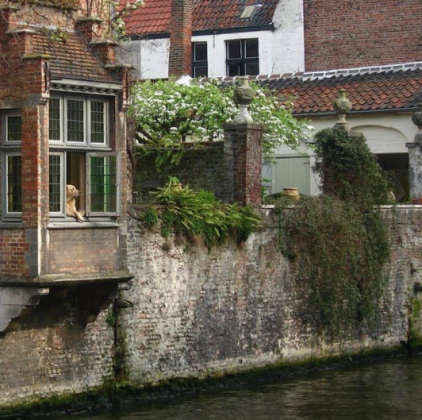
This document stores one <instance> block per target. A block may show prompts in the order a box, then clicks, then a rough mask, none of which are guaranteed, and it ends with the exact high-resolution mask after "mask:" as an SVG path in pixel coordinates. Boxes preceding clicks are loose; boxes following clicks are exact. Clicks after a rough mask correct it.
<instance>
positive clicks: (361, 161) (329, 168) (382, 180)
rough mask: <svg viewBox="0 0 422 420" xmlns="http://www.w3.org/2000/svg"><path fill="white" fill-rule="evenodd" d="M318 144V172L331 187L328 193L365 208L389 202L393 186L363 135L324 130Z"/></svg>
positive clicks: (317, 137)
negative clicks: (357, 203)
mask: <svg viewBox="0 0 422 420" xmlns="http://www.w3.org/2000/svg"><path fill="white" fill-rule="evenodd" d="M315 140H316V143H315V154H316V158H317V162H318V163H317V170H318V171H319V173H320V175H321V177H322V179H323V181H324V184H325V185H327V184H330V185H329V187H330V188H329V189H327V191H326V192H327V193H329V194H330V195H334V196H336V197H338V198H339V199H341V200H347V201H354V202H356V201H357V202H359V203H360V206H366V207H368V206H369V207H370V206H373V205H380V204H385V203H387V202H388V195H389V192H390V191H391V190H392V185H391V182H390V180H389V179H388V178H387V177H386V175H385V173H384V172H383V171H382V169H381V168H380V166H379V165H378V162H377V161H376V159H375V157H374V155H373V154H372V152H371V150H370V149H369V147H368V144H367V143H366V139H365V137H364V136H363V135H362V134H353V135H349V134H348V133H347V132H346V131H343V130H338V129H325V130H321V131H320V132H318V133H317V134H316V136H315ZM327 181H329V182H327Z"/></svg>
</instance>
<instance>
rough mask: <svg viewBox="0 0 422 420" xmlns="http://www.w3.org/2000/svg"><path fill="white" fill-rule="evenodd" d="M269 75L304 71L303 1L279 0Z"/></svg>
mask: <svg viewBox="0 0 422 420" xmlns="http://www.w3.org/2000/svg"><path fill="white" fill-rule="evenodd" d="M273 23H274V29H275V31H274V34H273V40H272V50H273V51H272V55H273V57H272V61H273V68H272V71H271V72H270V73H273V74H281V73H294V72H297V71H305V33H304V28H303V24H304V21H303V0H280V2H279V4H278V6H277V8H276V10H275V13H274V19H273Z"/></svg>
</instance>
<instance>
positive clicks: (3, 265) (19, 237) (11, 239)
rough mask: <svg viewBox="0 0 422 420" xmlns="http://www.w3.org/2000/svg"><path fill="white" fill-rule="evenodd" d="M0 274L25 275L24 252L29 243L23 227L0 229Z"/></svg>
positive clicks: (26, 269)
mask: <svg viewBox="0 0 422 420" xmlns="http://www.w3.org/2000/svg"><path fill="white" fill-rule="evenodd" d="M0 249H1V252H0V276H6V277H7V276H16V275H20V276H27V275H28V267H27V265H26V263H25V253H26V252H27V251H28V250H29V245H28V243H27V242H26V240H25V232H24V230H23V228H11V229H1V230H0Z"/></svg>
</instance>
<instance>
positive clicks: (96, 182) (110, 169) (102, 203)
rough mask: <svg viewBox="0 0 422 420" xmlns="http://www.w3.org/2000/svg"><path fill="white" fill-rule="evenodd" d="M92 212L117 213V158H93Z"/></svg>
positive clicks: (91, 162)
mask: <svg viewBox="0 0 422 420" xmlns="http://www.w3.org/2000/svg"><path fill="white" fill-rule="evenodd" d="M90 165H91V168H90V169H91V171H90V173H91V175H90V176H91V178H90V189H91V211H92V212H113V213H115V212H116V211H117V158H116V156H91V160H90Z"/></svg>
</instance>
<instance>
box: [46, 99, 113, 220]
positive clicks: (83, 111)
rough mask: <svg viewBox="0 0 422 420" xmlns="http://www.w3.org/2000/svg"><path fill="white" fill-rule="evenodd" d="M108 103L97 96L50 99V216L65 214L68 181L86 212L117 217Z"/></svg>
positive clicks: (62, 215) (81, 210)
mask: <svg viewBox="0 0 422 420" xmlns="http://www.w3.org/2000/svg"><path fill="white" fill-rule="evenodd" d="M108 121H109V103H108V101H107V100H106V99H100V98H96V97H82V96H81V97H78V96H69V97H67V96H55V97H53V98H51V99H50V114H49V136H50V157H49V159H50V161H49V162H50V182H49V185H50V215H51V216H55V217H66V186H67V185H73V186H75V187H76V189H77V190H78V191H80V195H79V197H78V198H77V207H78V209H79V210H80V212H81V213H84V214H85V215H86V216H116V215H117V214H118V196H119V194H118V193H119V155H118V154H117V153H114V152H112V148H111V147H110V146H111V145H110V135H109V127H108Z"/></svg>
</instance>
